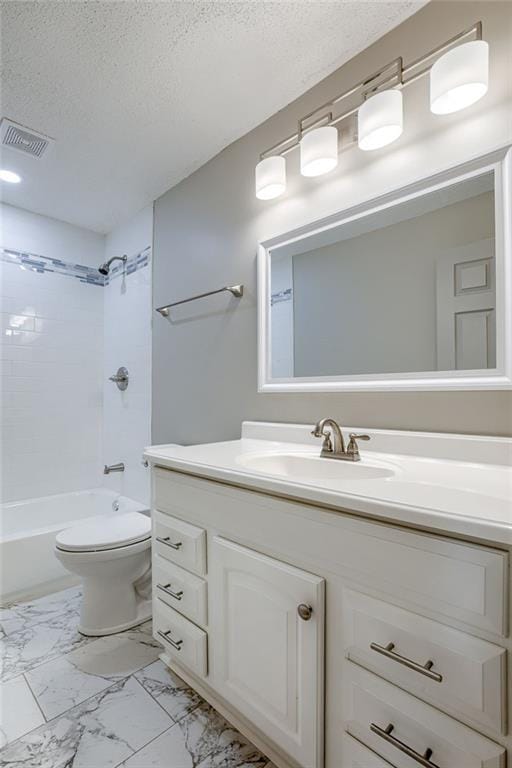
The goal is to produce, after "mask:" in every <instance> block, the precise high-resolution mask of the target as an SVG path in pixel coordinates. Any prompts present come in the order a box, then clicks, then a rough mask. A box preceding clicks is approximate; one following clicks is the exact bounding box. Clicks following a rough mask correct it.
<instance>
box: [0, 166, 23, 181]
mask: <svg viewBox="0 0 512 768" xmlns="http://www.w3.org/2000/svg"><path fill="white" fill-rule="evenodd" d="M0 180H1V181H8V182H9V184H19V182H20V181H21V176H18V174H17V173H14V171H7V170H6V169H4V168H2V169H1V170H0Z"/></svg>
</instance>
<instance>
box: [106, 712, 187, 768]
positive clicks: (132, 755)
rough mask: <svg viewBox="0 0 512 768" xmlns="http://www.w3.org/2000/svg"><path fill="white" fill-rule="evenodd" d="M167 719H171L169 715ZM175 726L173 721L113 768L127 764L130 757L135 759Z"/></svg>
mask: <svg viewBox="0 0 512 768" xmlns="http://www.w3.org/2000/svg"><path fill="white" fill-rule="evenodd" d="M167 714H168V715H169V713H168V712H167ZM169 717H171V716H170V715H169ZM171 720H172V718H171ZM176 725H177V723H176V722H174V721H173V723H172V725H170V726H169V727H168V728H166V729H165V731H162V733H159V734H158V736H153V738H152V739H150V740H149V741H148V742H147V744H144V745H143V746H142V747H139V749H136V750H135V751H134V752H132V754H131V755H130V756H129V757H125V758H124V760H121V762H120V763H116V765H115V766H114V768H119V766H120V765H124V764H125V763H127V762H128V760H131V759H132V757H135V755H138V754H139V752H142V750H143V749H146V747H149V745H150V744H153V742H154V741H156V740H157V739H159V738H160V736H163V735H164V734H165V733H168V732H169V731H170V730H172V728H174V727H175V726H176Z"/></svg>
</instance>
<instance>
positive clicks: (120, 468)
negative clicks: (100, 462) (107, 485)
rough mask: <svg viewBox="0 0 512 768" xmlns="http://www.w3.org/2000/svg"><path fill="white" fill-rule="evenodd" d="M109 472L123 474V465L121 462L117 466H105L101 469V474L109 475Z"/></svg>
mask: <svg viewBox="0 0 512 768" xmlns="http://www.w3.org/2000/svg"><path fill="white" fill-rule="evenodd" d="M111 472H124V464H123V462H122V461H120V462H119V464H105V466H104V467H103V474H104V475H110V473H111Z"/></svg>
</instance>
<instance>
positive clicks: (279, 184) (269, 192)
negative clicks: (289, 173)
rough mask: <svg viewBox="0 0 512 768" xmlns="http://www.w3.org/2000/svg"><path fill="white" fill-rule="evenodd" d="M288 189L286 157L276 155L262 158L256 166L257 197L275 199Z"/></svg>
mask: <svg viewBox="0 0 512 768" xmlns="http://www.w3.org/2000/svg"><path fill="white" fill-rule="evenodd" d="M285 189H286V162H285V159H284V157H280V156H279V155H275V156H273V157H266V158H265V159H264V160H260V162H259V163H258V165H257V166H256V197H258V198H259V199H260V200H273V199H274V197H279V195H282V194H283V192H284V191H285Z"/></svg>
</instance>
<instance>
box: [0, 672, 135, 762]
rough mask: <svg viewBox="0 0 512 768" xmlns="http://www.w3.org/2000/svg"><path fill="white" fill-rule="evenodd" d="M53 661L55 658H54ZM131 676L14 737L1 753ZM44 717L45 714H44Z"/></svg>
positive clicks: (0, 750) (128, 676) (122, 678)
mask: <svg viewBox="0 0 512 768" xmlns="http://www.w3.org/2000/svg"><path fill="white" fill-rule="evenodd" d="M52 661H53V659H52ZM130 677H131V675H126V677H120V678H119V680H116V681H115V683H112V684H111V685H108V686H107V687H106V688H104V689H103V690H102V691H97V692H96V693H93V694H92V696H88V697H87V698H86V699H84V700H83V701H81V702H80V703H79V704H74V705H73V706H72V707H70V708H69V709H66V710H65V711H64V712H61V713H60V715H55V717H52V718H51V720H46V718H45V722H44V723H41V724H40V725H37V726H36V727H35V728H32V729H31V730H30V731H27V732H26V733H24V734H23V736H18V738H17V739H14V740H13V741H10V742H9V743H8V744H6V745H5V746H3V747H2V749H0V755H1V754H2V752H3V750H5V749H7V747H12V745H13V744H16V743H17V742H18V741H21V740H22V739H24V738H26V737H27V736H28V735H29V734H30V733H33V732H34V731H37V730H38V729H39V728H43V726H45V725H51V724H52V723H54V722H55V721H56V720H59V719H60V718H61V717H65V716H66V715H68V714H69V713H70V712H72V711H73V710H74V709H77V708H78V707H81V706H82V705H83V704H87V702H88V701H91V699H94V698H96V696H99V695H100V694H104V693H106V692H107V691H108V690H109V689H110V688H113V687H114V686H115V685H117V684H118V683H120V682H123V681H125V680H128V679H129V678H130ZM43 717H44V715H43Z"/></svg>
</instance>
